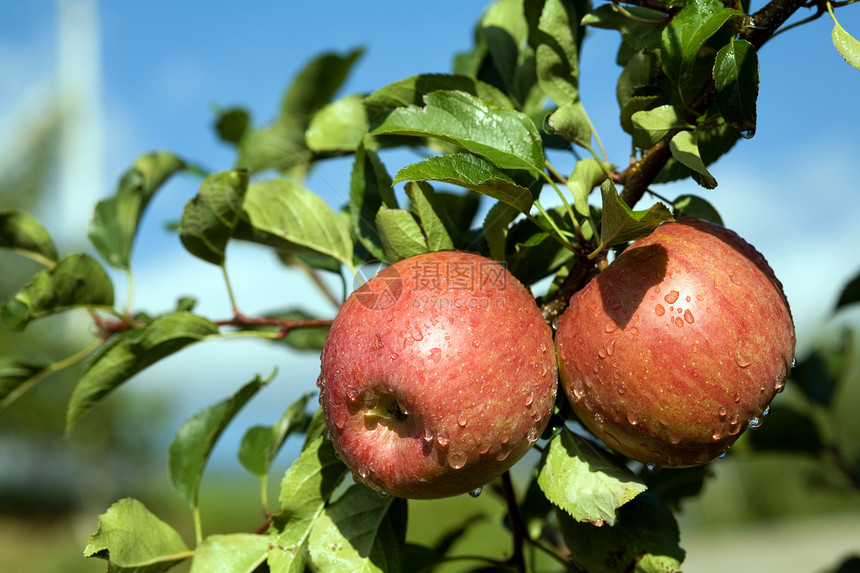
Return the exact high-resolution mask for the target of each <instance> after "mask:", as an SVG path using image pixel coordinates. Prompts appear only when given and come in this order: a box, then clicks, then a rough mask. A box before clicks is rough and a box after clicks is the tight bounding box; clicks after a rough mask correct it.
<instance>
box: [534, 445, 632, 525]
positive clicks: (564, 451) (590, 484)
mask: <svg viewBox="0 0 860 573" xmlns="http://www.w3.org/2000/svg"><path fill="white" fill-rule="evenodd" d="M538 485H539V486H540V487H541V489H542V490H543V492H544V494H546V497H547V499H549V500H550V501H551V502H552V503H554V504H555V505H557V506H559V507H560V508H562V509H563V510H564V511H566V512H567V513H568V514H570V516H571V517H573V518H574V519H575V520H576V521H587V522H589V523H592V524H595V525H603V524H604V523H606V524H608V525H614V524H615V521H616V512H617V510H618V508H619V507H621V506H622V505H624V504H625V503H627V502H629V501H630V500H631V499H633V498H634V497H636V496H637V495H639V494H640V493H642V492H643V491H645V485H644V484H643V483H642V482H641V481H640V480H639V478H638V477H636V475H635V474H634V473H633V472H631V471H630V470H628V469H627V468H625V467H624V466H620V465H618V464H615V463H612V462H611V461H610V460H609V459H608V458H607V456H606V455H605V454H603V453H602V452H600V450H599V449H598V448H597V447H596V446H594V445H592V444H591V442H589V441H588V440H586V439H585V438H582V437H580V436H578V435H577V434H574V433H573V432H570V431H568V430H562V432H561V433H560V434H558V435H557V436H556V437H555V438H553V440H552V441H551V442H550V444H549V449H548V450H547V453H546V457H545V459H544V461H543V465H542V466H541V469H540V473H539V474H538Z"/></svg>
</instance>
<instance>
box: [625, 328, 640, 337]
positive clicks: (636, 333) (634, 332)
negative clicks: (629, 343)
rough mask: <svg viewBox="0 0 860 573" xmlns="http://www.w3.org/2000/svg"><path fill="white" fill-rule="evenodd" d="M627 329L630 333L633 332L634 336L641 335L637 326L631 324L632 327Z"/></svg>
mask: <svg viewBox="0 0 860 573" xmlns="http://www.w3.org/2000/svg"><path fill="white" fill-rule="evenodd" d="M627 331H628V332H629V333H630V334H632V335H633V336H639V329H638V328H636V327H635V326H631V327H630V328H628V329H627Z"/></svg>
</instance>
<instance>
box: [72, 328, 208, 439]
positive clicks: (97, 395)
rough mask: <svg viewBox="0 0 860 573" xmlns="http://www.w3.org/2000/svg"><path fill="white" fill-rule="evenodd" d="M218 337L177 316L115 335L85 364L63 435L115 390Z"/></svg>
mask: <svg viewBox="0 0 860 573" xmlns="http://www.w3.org/2000/svg"><path fill="white" fill-rule="evenodd" d="M217 333H218V327H217V326H215V324H213V323H212V322H211V321H209V320H208V319H206V318H203V317H202V316H197V315H194V314H191V313H188V312H176V313H173V314H167V315H164V316H160V317H158V318H156V319H155V320H153V321H152V322H150V323H148V324H146V325H145V326H141V327H139V328H135V329H132V330H129V331H126V332H123V333H121V334H117V335H115V336H114V337H113V338H112V339H111V340H110V341H109V342H108V343H107V344H105V345H104V346H103V347H102V348H101V349H100V350H99V351H98V352H97V353H96V354H95V355H94V356H93V357H92V358H91V359H90V361H89V362H88V363H87V366H86V368H84V371H83V373H82V374H81V377H80V379H79V380H78V384H77V386H75V389H74V391H73V392H72V397H71V398H70V399H69V405H68V410H67V413H66V431H67V432H68V431H71V429H72V427H73V426H74V424H75V423H76V422H77V421H78V420H79V419H80V418H81V416H83V415H84V414H85V413H87V412H88V411H89V410H90V409H91V408H92V407H93V406H94V405H95V404H96V402H98V401H99V400H101V399H102V398H103V397H104V396H105V395H107V394H108V393H110V392H111V391H113V390H114V389H115V388H116V387H117V386H119V385H120V384H122V383H123V382H125V381H126V380H128V379H129V378H131V377H132V376H134V375H135V374H137V373H138V372H140V371H142V370H144V369H145V368H147V367H148V366H151V365H152V364H155V363H156V362H158V361H159V360H161V359H162V358H165V357H167V356H169V355H171V354H173V353H174V352H178V351H179V350H181V349H182V348H185V347H186V346H188V345H189V344H193V343H195V342H199V341H201V340H203V339H205V338H207V337H209V336H213V335H215V334H217Z"/></svg>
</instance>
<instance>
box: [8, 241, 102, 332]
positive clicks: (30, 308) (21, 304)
mask: <svg viewBox="0 0 860 573" xmlns="http://www.w3.org/2000/svg"><path fill="white" fill-rule="evenodd" d="M113 299H114V292H113V283H112V282H111V280H110V277H108V275H107V273H106V272H105V270H104V268H103V267H102V266H101V265H100V264H99V262H98V261H96V260H95V259H94V258H92V257H91V256H89V255H86V254H84V253H73V254H71V255H68V256H66V257H64V258H63V259H61V260H60V262H58V263H57V264H56V265H54V266H53V267H51V268H49V269H44V270H41V271H39V272H38V273H36V274H35V275H34V276H33V278H32V279H30V282H29V283H27V285H25V286H24V287H23V288H22V289H21V290H19V291H18V292H17V293H15V295H14V296H13V297H12V298H11V299H9V300H7V301H6V302H5V303H3V305H2V306H0V322H2V323H3V324H4V325H6V326H7V327H9V328H18V329H21V328H24V327H25V326H27V324H28V323H29V322H30V321H31V320H36V319H38V318H42V317H45V316H48V315H51V314H55V313H58V312H63V311H66V310H69V309H73V308H81V307H86V308H91V307H98V306H112V305H113Z"/></svg>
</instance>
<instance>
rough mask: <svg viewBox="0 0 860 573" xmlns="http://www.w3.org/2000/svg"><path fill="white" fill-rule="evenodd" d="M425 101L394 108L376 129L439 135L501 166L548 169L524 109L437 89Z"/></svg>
mask: <svg viewBox="0 0 860 573" xmlns="http://www.w3.org/2000/svg"><path fill="white" fill-rule="evenodd" d="M424 101H425V105H424V107H423V108H421V107H418V106H414V105H413V106H409V107H406V108H397V109H395V110H393V111H392V112H391V113H390V114H389V115H388V117H386V118H385V120H384V121H383V122H382V124H381V125H379V127H377V128H376V129H374V130H373V132H372V133H373V134H374V135H378V134H399V135H417V136H430V137H437V138H439V139H442V140H444V141H448V142H450V143H454V144H456V145H459V146H460V147H462V148H464V149H466V150H467V151H471V152H472V153H474V154H475V155H479V156H481V157H483V158H485V159H486V160H487V161H489V162H491V163H493V164H494V165H496V166H497V167H499V168H501V169H525V170H527V171H529V172H531V173H533V174H535V175H539V174H541V173H542V172H543V168H544V162H545V159H544V154H543V144H542V143H541V137H540V133H538V131H537V128H536V127H535V125H534V123H533V122H532V120H531V119H529V117H528V116H526V115H525V114H523V113H521V112H518V111H515V110H510V109H502V108H498V107H495V106H493V105H491V104H489V103H487V102H485V101H483V100H481V99H479V98H476V97H475V96H472V95H469V94H467V93H465V92H458V91H449V92H446V91H438V92H433V93H430V94H427V95H426V96H425V97H424Z"/></svg>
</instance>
